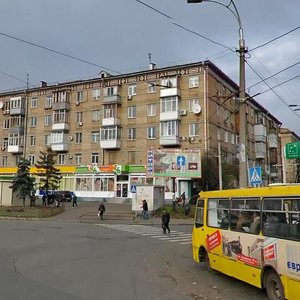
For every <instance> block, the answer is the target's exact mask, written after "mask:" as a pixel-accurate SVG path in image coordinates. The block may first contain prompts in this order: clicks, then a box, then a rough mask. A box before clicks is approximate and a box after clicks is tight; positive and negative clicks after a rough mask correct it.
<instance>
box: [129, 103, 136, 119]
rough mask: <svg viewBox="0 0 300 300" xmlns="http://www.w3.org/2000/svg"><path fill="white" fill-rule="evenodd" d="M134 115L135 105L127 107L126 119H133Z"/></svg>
mask: <svg viewBox="0 0 300 300" xmlns="http://www.w3.org/2000/svg"><path fill="white" fill-rule="evenodd" d="M135 117H136V106H129V107H128V119H134V118H135Z"/></svg>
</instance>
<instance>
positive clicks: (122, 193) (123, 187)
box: [116, 182, 128, 198]
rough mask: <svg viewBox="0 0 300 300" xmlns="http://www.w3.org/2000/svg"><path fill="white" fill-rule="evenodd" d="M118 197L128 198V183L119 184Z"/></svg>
mask: <svg viewBox="0 0 300 300" xmlns="http://www.w3.org/2000/svg"><path fill="white" fill-rule="evenodd" d="M116 196H117V197H120V198H127V197H128V183H125V182H118V183H117V195H116Z"/></svg>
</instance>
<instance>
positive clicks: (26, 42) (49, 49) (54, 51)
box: [0, 32, 121, 74]
mask: <svg viewBox="0 0 300 300" xmlns="http://www.w3.org/2000/svg"><path fill="white" fill-rule="evenodd" d="M0 35H2V36H5V37H8V38H10V39H13V40H16V41H19V42H22V43H25V44H28V45H31V46H35V47H38V48H41V49H44V50H47V51H50V52H53V53H56V54H59V55H62V56H65V57H68V58H71V59H74V60H77V61H80V62H84V63H86V64H89V65H92V66H95V67H99V68H101V69H104V70H107V71H110V72H113V73H117V74H121V73H120V72H118V71H115V70H112V69H109V68H106V67H104V66H101V65H98V64H96V63H93V62H90V61H88V60H86V59H82V58H78V57H75V56H73V55H70V54H67V53H64V52H61V51H58V50H54V49H51V48H49V47H45V46H42V45H39V44H37V43H33V42H30V41H26V40H24V39H21V38H18V37H15V36H13V35H10V34H7V33H4V32H0Z"/></svg>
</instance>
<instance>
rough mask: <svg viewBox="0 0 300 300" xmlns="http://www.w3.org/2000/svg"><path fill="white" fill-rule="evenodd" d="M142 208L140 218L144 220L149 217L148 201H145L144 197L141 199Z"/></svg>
mask: <svg viewBox="0 0 300 300" xmlns="http://www.w3.org/2000/svg"><path fill="white" fill-rule="evenodd" d="M142 209H143V211H142V218H143V219H144V220H147V219H148V218H149V212H148V203H147V201H146V200H145V199H144V200H143V205H142Z"/></svg>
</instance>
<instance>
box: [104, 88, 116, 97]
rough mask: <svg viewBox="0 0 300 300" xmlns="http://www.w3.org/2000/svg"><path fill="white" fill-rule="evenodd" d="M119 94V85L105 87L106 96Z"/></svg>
mask: <svg viewBox="0 0 300 300" xmlns="http://www.w3.org/2000/svg"><path fill="white" fill-rule="evenodd" d="M117 94H118V87H117V86H110V87H107V88H105V90H104V96H115V95H117Z"/></svg>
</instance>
